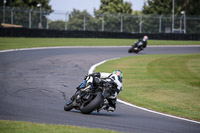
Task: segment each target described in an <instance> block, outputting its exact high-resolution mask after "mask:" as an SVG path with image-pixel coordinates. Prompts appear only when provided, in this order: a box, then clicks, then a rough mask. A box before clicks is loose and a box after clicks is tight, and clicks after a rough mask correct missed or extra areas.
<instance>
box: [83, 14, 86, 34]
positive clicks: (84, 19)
mask: <svg viewBox="0 0 200 133" xmlns="http://www.w3.org/2000/svg"><path fill="white" fill-rule="evenodd" d="M85 17H86V14H84V18H83V30H84V31H85V28H86V26H85V21H86V18H85Z"/></svg>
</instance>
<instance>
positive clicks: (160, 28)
mask: <svg viewBox="0 0 200 133" xmlns="http://www.w3.org/2000/svg"><path fill="white" fill-rule="evenodd" d="M161 32H162V15H161V16H160V24H159V33H161Z"/></svg>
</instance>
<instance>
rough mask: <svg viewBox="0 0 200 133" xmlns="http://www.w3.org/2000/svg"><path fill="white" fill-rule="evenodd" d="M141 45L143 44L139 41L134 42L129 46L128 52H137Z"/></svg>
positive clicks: (141, 47)
mask: <svg viewBox="0 0 200 133" xmlns="http://www.w3.org/2000/svg"><path fill="white" fill-rule="evenodd" d="M142 45H143V43H142V42H141V41H139V42H135V44H134V45H132V46H131V48H130V49H129V50H128V52H129V53H132V52H134V53H136V54H137V53H139V52H140V51H142V50H143V46H142Z"/></svg>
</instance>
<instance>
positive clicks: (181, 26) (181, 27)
mask: <svg viewBox="0 0 200 133" xmlns="http://www.w3.org/2000/svg"><path fill="white" fill-rule="evenodd" d="M182 18H183V16H181V17H180V33H181V32H182Z"/></svg>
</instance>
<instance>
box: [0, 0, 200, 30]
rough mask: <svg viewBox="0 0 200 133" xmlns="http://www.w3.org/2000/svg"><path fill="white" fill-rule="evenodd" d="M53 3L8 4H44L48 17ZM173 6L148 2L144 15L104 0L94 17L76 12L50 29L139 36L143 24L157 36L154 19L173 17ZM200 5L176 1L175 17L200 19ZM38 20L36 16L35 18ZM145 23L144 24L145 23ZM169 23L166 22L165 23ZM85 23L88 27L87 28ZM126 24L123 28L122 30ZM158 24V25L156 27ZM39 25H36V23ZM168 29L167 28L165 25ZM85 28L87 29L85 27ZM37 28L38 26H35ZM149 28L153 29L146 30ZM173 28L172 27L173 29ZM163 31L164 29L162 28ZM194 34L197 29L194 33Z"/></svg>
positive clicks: (17, 0) (13, 3)
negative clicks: (184, 16)
mask: <svg viewBox="0 0 200 133" xmlns="http://www.w3.org/2000/svg"><path fill="white" fill-rule="evenodd" d="M49 2H50V0H28V1H24V0H7V2H6V6H10V7H20V8H32V9H39V8H38V4H39V3H40V4H41V5H42V6H41V8H42V10H43V11H48V13H51V12H53V10H52V7H51V6H50V5H49ZM172 2H173V0H147V1H146V2H145V3H144V5H143V7H142V10H141V11H134V9H132V4H134V3H131V2H125V1H124V0H101V3H100V6H99V9H98V10H96V9H95V10H94V15H91V14H89V13H88V12H87V10H84V11H80V10H77V9H74V10H73V11H72V12H71V13H70V14H68V22H67V25H66V22H64V21H62V20H58V21H51V22H50V23H49V27H50V28H52V29H63V27H66V26H67V29H68V30H84V28H85V29H86V30H92V31H101V30H105V31H106V30H107V31H114V32H119V31H126V32H139V30H140V29H139V28H138V26H140V24H141V22H142V25H143V27H142V30H143V31H146V32H155V31H154V30H156V31H157V29H159V27H158V26H159V18H155V19H154V17H153V16H154V15H159V16H161V15H163V16H165V15H169V19H170V17H171V16H170V15H171V14H172ZM0 6H1V7H3V2H1V3H0ZM199 6H200V1H197V0H174V9H175V10H174V11H175V12H174V13H175V16H181V15H182V14H181V11H185V13H186V15H188V16H189V15H193V16H199V15H200V8H199ZM48 13H46V14H45V13H44V14H43V15H42V20H43V22H42V23H43V25H44V24H46V23H47V18H46V15H47V14H48ZM141 14H142V15H148V16H152V17H150V18H149V19H148V17H147V18H141V17H137V16H140V15H141ZM32 15H33V16H34V14H32ZM35 16H37V17H35V21H37V22H38V21H39V17H38V16H39V15H38V13H37V14H35ZM17 19H18V22H20V20H21V21H22V20H23V21H24V18H23V15H22V16H20V17H18V18H17ZM141 19H142V21H141ZM165 21H166V22H165ZM170 21H171V20H167V18H165V19H164V18H163V19H162V23H169V25H170ZM181 21H183V20H181ZM84 23H85V24H84ZM121 23H123V27H122V26H121ZM156 23H157V25H155V24H156ZM190 23H191V22H190V21H188V22H187V25H196V26H197V28H195V29H199V28H198V27H200V26H199V21H197V22H195V24H194V22H193V23H192V24H190ZM179 24H180V21H176V22H175V25H177V26H176V27H178V26H179ZM35 25H36V22H35ZM165 25H167V24H165ZM84 26H85V27H84ZM35 27H37V25H36V26H35ZM145 27H150V28H146V29H145ZM169 27H170V26H169ZM162 29H163V28H162ZM192 30H193V29H192Z"/></svg>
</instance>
